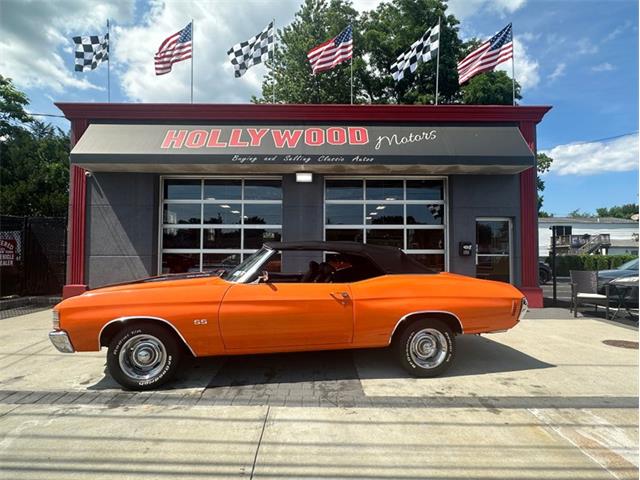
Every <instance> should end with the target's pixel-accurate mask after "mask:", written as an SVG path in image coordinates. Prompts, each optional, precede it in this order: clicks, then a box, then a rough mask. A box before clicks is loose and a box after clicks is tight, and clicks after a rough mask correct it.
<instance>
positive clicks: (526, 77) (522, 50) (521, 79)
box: [496, 38, 540, 90]
mask: <svg viewBox="0 0 640 480" xmlns="http://www.w3.org/2000/svg"><path fill="white" fill-rule="evenodd" d="M513 59H514V62H515V74H516V81H517V82H518V83H519V84H520V86H521V87H522V90H526V89H529V88H534V87H536V86H537V85H538V83H540V72H539V65H538V62H537V61H536V60H534V59H533V58H531V57H530V56H529V54H528V53H527V47H526V46H525V44H524V43H522V42H521V41H520V40H519V39H517V38H514V39H513ZM496 70H503V71H505V72H506V73H507V75H509V76H511V62H510V61H509V62H505V63H502V64H500V65H499V66H498V67H496Z"/></svg>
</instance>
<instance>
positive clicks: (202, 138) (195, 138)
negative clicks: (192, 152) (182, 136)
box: [184, 130, 207, 148]
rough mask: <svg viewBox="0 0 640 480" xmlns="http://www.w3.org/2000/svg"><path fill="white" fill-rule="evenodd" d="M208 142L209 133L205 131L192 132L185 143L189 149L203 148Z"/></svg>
mask: <svg viewBox="0 0 640 480" xmlns="http://www.w3.org/2000/svg"><path fill="white" fill-rule="evenodd" d="M206 142H207V132H206V131H205V130H191V131H190V132H189V135H187V141H186V142H184V144H185V146H186V147H187V148H202V147H203V146H204V144H205V143H206Z"/></svg>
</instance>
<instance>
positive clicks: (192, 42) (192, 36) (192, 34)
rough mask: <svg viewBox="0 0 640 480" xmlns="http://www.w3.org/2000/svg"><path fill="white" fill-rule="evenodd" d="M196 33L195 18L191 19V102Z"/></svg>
mask: <svg viewBox="0 0 640 480" xmlns="http://www.w3.org/2000/svg"><path fill="white" fill-rule="evenodd" d="M194 40H195V35H194V28H193V18H192V19H191V103H193V56H194V53H193V52H194V50H193V44H194V43H195V41H194Z"/></svg>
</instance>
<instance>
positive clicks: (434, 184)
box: [407, 180, 444, 200]
mask: <svg viewBox="0 0 640 480" xmlns="http://www.w3.org/2000/svg"><path fill="white" fill-rule="evenodd" d="M407 200H444V182H443V181H442V180H407Z"/></svg>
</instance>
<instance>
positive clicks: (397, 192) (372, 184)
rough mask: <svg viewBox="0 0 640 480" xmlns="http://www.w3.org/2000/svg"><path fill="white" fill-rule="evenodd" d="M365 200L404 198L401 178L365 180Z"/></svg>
mask: <svg viewBox="0 0 640 480" xmlns="http://www.w3.org/2000/svg"><path fill="white" fill-rule="evenodd" d="M367 200H404V193H403V191H402V180H367Z"/></svg>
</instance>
